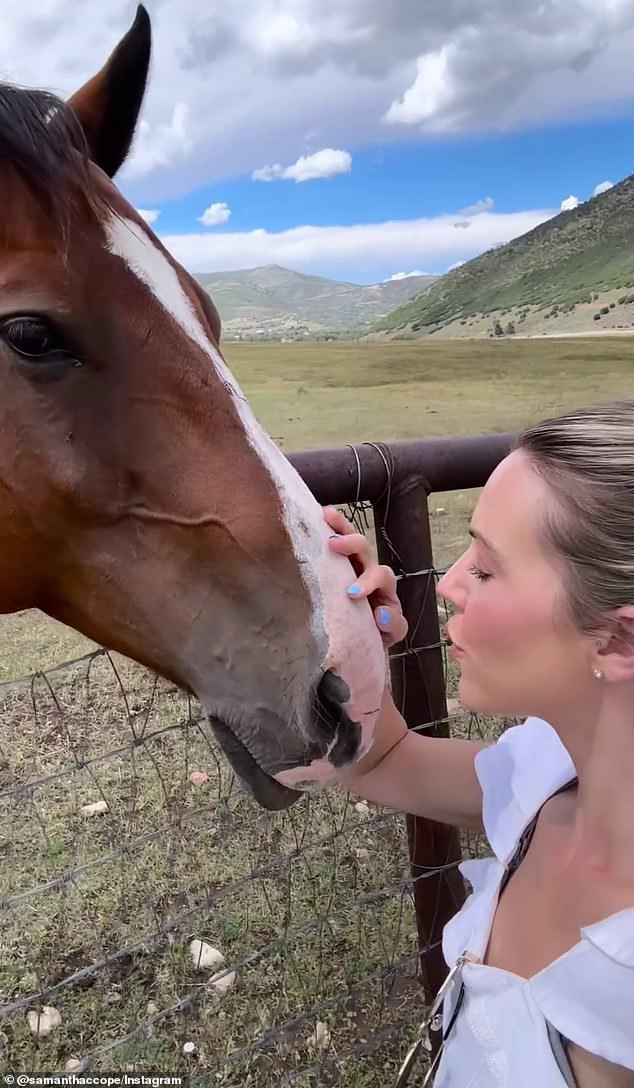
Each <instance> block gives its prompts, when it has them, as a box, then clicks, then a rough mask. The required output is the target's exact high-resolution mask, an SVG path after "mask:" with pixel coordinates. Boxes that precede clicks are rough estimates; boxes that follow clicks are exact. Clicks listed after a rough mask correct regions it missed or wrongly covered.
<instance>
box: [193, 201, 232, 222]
mask: <svg viewBox="0 0 634 1088" xmlns="http://www.w3.org/2000/svg"><path fill="white" fill-rule="evenodd" d="M230 218H231V208H230V207H229V205H228V204H225V202H224V201H223V202H222V203H218V204H210V205H209V207H208V208H205V210H204V212H203V214H202V215H199V216H198V222H199V223H202V225H203V227H217V226H220V224H221V223H226V222H227V221H228V220H229V219H230Z"/></svg>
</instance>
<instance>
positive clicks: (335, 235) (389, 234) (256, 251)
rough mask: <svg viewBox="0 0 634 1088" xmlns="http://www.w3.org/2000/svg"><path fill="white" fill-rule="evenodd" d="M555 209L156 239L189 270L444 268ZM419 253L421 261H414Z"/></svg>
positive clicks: (507, 237)
mask: <svg viewBox="0 0 634 1088" xmlns="http://www.w3.org/2000/svg"><path fill="white" fill-rule="evenodd" d="M555 214H556V211H554V210H553V209H536V210H532V211H524V212H515V213H510V214H508V213H504V214H499V215H480V216H477V217H476V218H475V219H473V220H472V221H471V224H472V225H471V230H470V231H469V233H468V235H465V234H463V233H462V232H457V231H455V230H454V229H453V220H452V217H451V216H439V217H437V218H433V219H402V220H393V221H390V222H385V223H361V224H358V225H355V226H342V227H339V226H329V227H313V226H301V227H295V228H293V229H292V230H284V231H280V232H270V231H266V230H253V231H248V232H232V233H228V232H223V231H219V232H215V233H214V234H213V235H209V234H206V233H204V232H198V233H191V234H177V235H174V234H171V235H166V236H163V238H162V241H163V242H164V244H165V245H166V246H167V248H168V249H169V250H171V252H172V253H173V254H174V255H175V257H176V258H177V259H178V260H179V261H180V262H181V263H182V264H184V265H185V267H186V268H189V269H190V270H192V271H194V272H214V271H220V270H225V269H236V268H248V267H255V266H258V265H263V264H281V265H284V266H286V267H290V268H298V269H311V268H315V267H318V266H321V267H324V266H326V265H328V266H331V267H334V266H336V267H337V269H338V270H339V275H340V276H343V275H345V274H346V272H350V271H354V272H356V271H358V270H359V269H363V268H369V267H377V266H387V267H388V268H389V266H390V265H391V266H392V267H394V265H395V264H397V262H398V263H400V262H401V261H411V263H412V265H414V266H415V267H417V268H418V267H420V266H421V265H422V267H428V268H429V267H434V266H439V267H447V265H448V264H451V263H456V262H458V261H464V260H468V259H469V258H471V257H475V256H477V255H478V254H479V253H483V252H484V251H485V250H487V249H491V248H492V246H493V245H495V244H499V243H500V242H507V241H510V240H511V238H516V237H517V236H518V235H520V234H524V233H526V231H529V230H532V229H533V227H536V226H537V225H538V224H539V223H543V222H544V221H545V220H546V219H549V218H551V217H552V216H553V215H555ZM421 258H422V260H421Z"/></svg>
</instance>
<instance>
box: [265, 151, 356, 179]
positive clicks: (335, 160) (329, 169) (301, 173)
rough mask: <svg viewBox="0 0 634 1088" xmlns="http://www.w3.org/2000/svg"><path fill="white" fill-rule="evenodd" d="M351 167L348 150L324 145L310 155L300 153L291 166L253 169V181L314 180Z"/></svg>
mask: <svg viewBox="0 0 634 1088" xmlns="http://www.w3.org/2000/svg"><path fill="white" fill-rule="evenodd" d="M351 167H352V155H351V154H350V152H349V151H335V150H334V149H333V148H332V147H324V148H322V150H321V151H315V152H314V153H313V154H312V155H302V156H300V158H299V159H298V160H297V162H294V163H292V165H291V166H281V165H280V163H279V162H278V163H275V165H274V166H261V167H259V169H257V170H254V171H253V173H252V175H251V177H252V179H253V181H276V180H279V179H282V180H284V181H296V182H301V181H314V180H315V179H316V178H332V177H334V176H335V174H347V173H349V172H350V169H351Z"/></svg>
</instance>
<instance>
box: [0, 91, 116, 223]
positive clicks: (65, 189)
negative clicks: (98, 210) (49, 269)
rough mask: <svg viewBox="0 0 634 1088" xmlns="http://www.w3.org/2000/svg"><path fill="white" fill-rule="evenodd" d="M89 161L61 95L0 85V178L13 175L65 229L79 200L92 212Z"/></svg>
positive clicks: (74, 119) (78, 128)
mask: <svg viewBox="0 0 634 1088" xmlns="http://www.w3.org/2000/svg"><path fill="white" fill-rule="evenodd" d="M89 161H90V160H89V153H88V148H87V144H86V140H85V137H84V133H83V130H82V127H81V125H80V124H79V121H78V120H77V117H76V116H75V114H74V112H73V110H72V109H71V108H70V106H68V105H67V104H66V103H65V102H63V101H62V99H61V98H58V97H57V96H56V95H54V94H51V93H50V92H49V91H40V90H31V89H28V88H23V87H17V86H14V85H13V84H9V83H0V176H1V175H2V173H4V172H5V171H7V170H8V171H10V172H13V173H14V174H16V175H17V176H18V177H19V179H20V181H21V182H22V183H23V184H24V185H25V186H27V188H28V189H29V190H30V191H31V193H32V194H33V195H34V196H35V198H36V199H37V201H38V203H40V204H41V205H42V206H44V207H45V208H46V211H47V212H48V214H49V215H51V216H52V217H53V220H54V224H55V225H56V226H57V227H58V228H61V230H62V232H64V233H65V230H66V228H67V226H68V224H69V222H70V217H71V213H72V212H73V210H75V209H76V207H77V204H78V203H79V202H81V201H82V198H83V203H84V204H86V203H87V206H88V208H92V209H93V210H95V207H96V203H97V200H96V192H95V188H96V187H95V184H94V181H93V179H92V177H91V174H90V170H89Z"/></svg>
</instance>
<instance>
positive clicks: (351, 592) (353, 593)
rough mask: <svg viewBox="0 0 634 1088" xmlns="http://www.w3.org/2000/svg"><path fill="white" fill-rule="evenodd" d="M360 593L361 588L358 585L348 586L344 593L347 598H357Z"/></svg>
mask: <svg viewBox="0 0 634 1088" xmlns="http://www.w3.org/2000/svg"><path fill="white" fill-rule="evenodd" d="M360 592H361V586H358V585H351V586H348V588H347V590H346V593H347V594H348V596H349V597H358V596H359V594H360Z"/></svg>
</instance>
